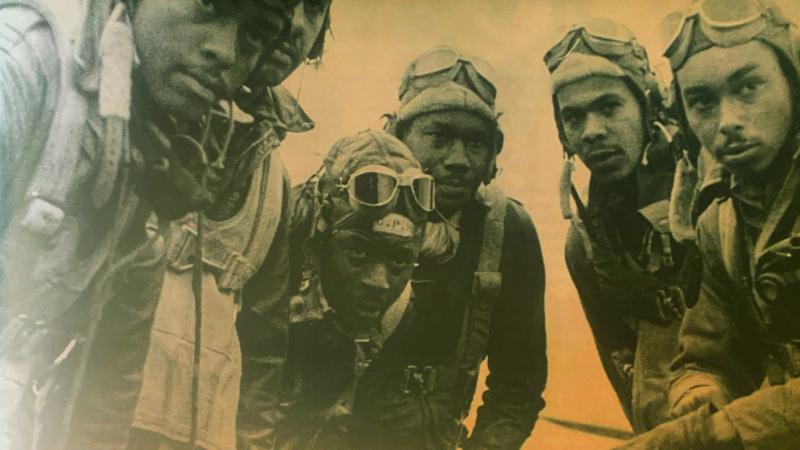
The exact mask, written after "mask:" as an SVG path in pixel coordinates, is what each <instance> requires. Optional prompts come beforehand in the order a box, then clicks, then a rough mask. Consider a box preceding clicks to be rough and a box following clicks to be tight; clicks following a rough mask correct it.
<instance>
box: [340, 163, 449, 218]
mask: <svg viewBox="0 0 800 450" xmlns="http://www.w3.org/2000/svg"><path fill="white" fill-rule="evenodd" d="M401 186H406V187H408V188H409V190H410V191H411V196H412V198H413V199H414V201H415V202H416V204H417V206H419V207H420V209H422V210H423V211H424V212H426V213H429V212H431V211H433V210H434V208H435V207H436V205H435V197H436V187H435V183H434V181H433V177H432V176H430V175H428V174H425V173H422V172H421V171H419V170H414V171H411V172H403V173H397V172H395V171H394V170H392V169H390V168H388V167H386V166H381V165H378V164H370V165H368V166H364V167H362V168H360V169H358V170H356V171H355V172H353V174H352V175H350V177H349V178H348V179H347V183H345V184H339V185H338V187H339V188H340V189H346V190H347V193H348V196H349V198H350V205H351V206H352V207H353V209H363V208H364V207H366V208H383V207H386V206H388V205H394V204H395V203H396V202H397V196H398V195H397V193H398V192H399V191H400V187H401Z"/></svg>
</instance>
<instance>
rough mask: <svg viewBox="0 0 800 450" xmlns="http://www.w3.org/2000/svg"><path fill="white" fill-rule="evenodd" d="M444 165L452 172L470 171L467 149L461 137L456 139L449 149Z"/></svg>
mask: <svg viewBox="0 0 800 450" xmlns="http://www.w3.org/2000/svg"><path fill="white" fill-rule="evenodd" d="M444 167H445V168H446V169H447V170H449V171H451V172H460V173H464V172H467V171H469V168H470V162H469V158H468V157H467V149H466V148H465V146H464V142H463V141H462V140H461V139H454V140H453V143H452V144H451V145H450V148H448V149H447V155H446V156H445V158H444Z"/></svg>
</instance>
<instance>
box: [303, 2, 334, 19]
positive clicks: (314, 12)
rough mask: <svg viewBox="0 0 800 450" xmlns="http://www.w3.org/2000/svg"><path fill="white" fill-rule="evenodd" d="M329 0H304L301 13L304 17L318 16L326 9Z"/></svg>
mask: <svg viewBox="0 0 800 450" xmlns="http://www.w3.org/2000/svg"><path fill="white" fill-rule="evenodd" d="M329 3H330V0H304V1H303V11H304V12H305V14H306V16H309V17H310V16H319V15H321V14H323V13H324V12H325V10H326V9H327V8H328V4H329Z"/></svg>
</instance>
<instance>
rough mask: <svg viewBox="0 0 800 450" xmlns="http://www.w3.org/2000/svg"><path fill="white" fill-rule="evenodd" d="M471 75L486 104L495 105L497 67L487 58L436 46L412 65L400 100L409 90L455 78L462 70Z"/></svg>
mask: <svg viewBox="0 0 800 450" xmlns="http://www.w3.org/2000/svg"><path fill="white" fill-rule="evenodd" d="M462 69H463V70H464V73H465V74H466V75H467V78H468V79H469V83H470V86H467V87H468V88H470V89H471V90H472V91H473V92H475V93H476V94H477V95H478V96H479V97H480V98H481V100H483V101H484V102H485V103H486V104H487V105H489V106H494V103H495V98H496V97H497V88H496V87H495V84H494V82H493V81H492V80H496V79H497V76H496V73H495V70H494V68H493V67H492V65H491V64H489V63H488V62H487V61H486V60H484V59H481V58H477V57H472V56H465V55H463V54H461V53H460V52H459V51H458V50H455V49H453V48H450V47H444V46H442V47H436V48H433V49H431V50H428V51H427V52H425V53H423V54H422V55H420V56H419V57H418V58H417V59H415V60H414V62H412V63H411V65H409V67H408V69H407V70H406V73H405V74H404V75H403V81H402V82H401V84H400V100H401V101H403V100H404V99H405V97H406V95H407V94H408V93H409V92H410V91H412V90H413V91H415V92H416V93H419V92H420V91H422V90H424V89H427V88H429V87H433V86H438V85H440V84H443V83H446V82H448V81H454V80H455V79H456V77H457V76H458V74H459V72H461V71H462Z"/></svg>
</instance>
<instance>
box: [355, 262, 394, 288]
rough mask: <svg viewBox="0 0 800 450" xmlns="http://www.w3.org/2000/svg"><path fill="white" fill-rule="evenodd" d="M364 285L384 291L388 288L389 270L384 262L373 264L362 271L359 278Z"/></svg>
mask: <svg viewBox="0 0 800 450" xmlns="http://www.w3.org/2000/svg"><path fill="white" fill-rule="evenodd" d="M361 282H362V283H363V284H364V286H366V287H368V288H369V289H370V290H372V291H385V290H388V289H389V271H388V270H387V269H386V264H382V263H378V264H373V265H372V266H370V267H369V268H367V269H366V270H365V271H364V276H363V278H362V279H361Z"/></svg>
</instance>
